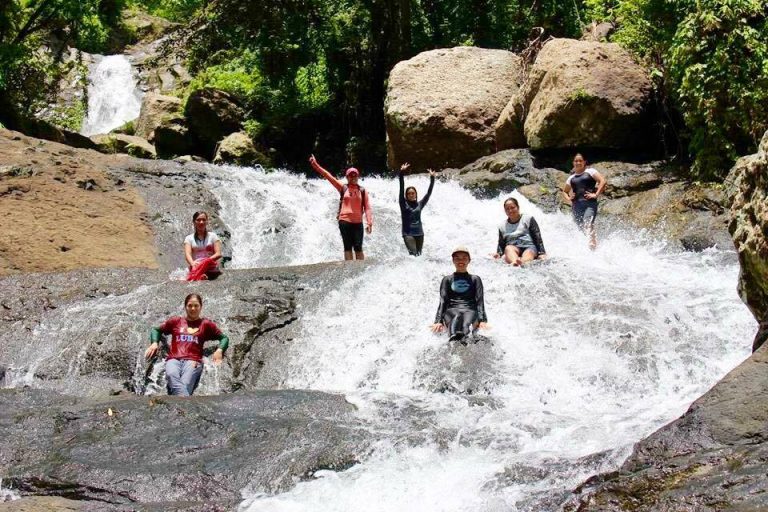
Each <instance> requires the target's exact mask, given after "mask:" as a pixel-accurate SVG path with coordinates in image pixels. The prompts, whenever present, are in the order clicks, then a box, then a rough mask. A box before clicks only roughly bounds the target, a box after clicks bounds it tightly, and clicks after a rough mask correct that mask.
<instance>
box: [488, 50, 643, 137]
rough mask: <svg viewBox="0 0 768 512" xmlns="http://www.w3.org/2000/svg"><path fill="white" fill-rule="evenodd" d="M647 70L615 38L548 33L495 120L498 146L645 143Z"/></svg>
mask: <svg viewBox="0 0 768 512" xmlns="http://www.w3.org/2000/svg"><path fill="white" fill-rule="evenodd" d="M652 91H653V88H652V84H651V81H650V79H649V77H648V72H647V71H646V70H645V69H643V68H642V67H641V66H639V65H638V64H637V63H635V61H634V60H633V59H632V57H631V55H630V54H629V53H627V52H626V51H625V50H624V49H622V48H621V47H620V46H619V45H617V44H613V43H597V42H589V41H576V40H572V39H553V40H551V41H549V42H548V43H546V44H545V45H544V47H543V48H542V49H541V51H540V52H539V54H538V56H537V58H536V62H535V63H534V65H533V67H532V68H531V71H530V73H529V76H528V78H527V80H526V82H525V84H524V85H523V86H522V89H521V90H520V93H519V94H518V95H516V96H514V97H513V98H512V100H511V101H510V104H509V105H507V106H506V107H505V108H504V112H503V113H502V114H501V116H500V117H499V118H498V121H497V123H496V137H497V139H498V141H499V149H503V148H506V147H515V146H519V145H520V144H521V141H522V140H523V136H524V140H525V141H526V142H527V145H528V146H530V147H531V148H532V149H545V148H570V147H585V146H586V147H601V148H637V147H644V146H648V145H650V144H652V143H653V142H654V140H653V133H654V131H653V129H652V116H651V113H650V110H649V109H650V106H651V99H652Z"/></svg>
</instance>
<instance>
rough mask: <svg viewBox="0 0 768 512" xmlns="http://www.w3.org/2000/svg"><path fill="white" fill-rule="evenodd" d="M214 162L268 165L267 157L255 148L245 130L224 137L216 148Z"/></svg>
mask: <svg viewBox="0 0 768 512" xmlns="http://www.w3.org/2000/svg"><path fill="white" fill-rule="evenodd" d="M213 163H215V164H236V165H246V166H250V165H268V164H269V158H267V157H266V156H265V155H264V154H263V153H262V152H260V151H259V150H258V149H256V145H255V144H254V143H253V141H252V140H251V138H250V137H249V136H248V134H247V133H245V132H235V133H231V134H229V135H227V136H226V137H224V138H223V139H222V140H221V142H219V144H218V146H217V148H216V156H215V157H214V159H213Z"/></svg>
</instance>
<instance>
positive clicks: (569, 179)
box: [565, 174, 573, 187]
mask: <svg viewBox="0 0 768 512" xmlns="http://www.w3.org/2000/svg"><path fill="white" fill-rule="evenodd" d="M572 179H573V174H571V175H570V176H568V179H567V180H565V184H566V185H568V186H569V187H570V186H571V180H572Z"/></svg>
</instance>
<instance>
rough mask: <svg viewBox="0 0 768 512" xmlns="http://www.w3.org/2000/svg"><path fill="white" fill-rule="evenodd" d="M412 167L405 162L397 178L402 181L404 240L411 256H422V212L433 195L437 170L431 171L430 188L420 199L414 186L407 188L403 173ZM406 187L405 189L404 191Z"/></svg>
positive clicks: (401, 206)
mask: <svg viewBox="0 0 768 512" xmlns="http://www.w3.org/2000/svg"><path fill="white" fill-rule="evenodd" d="M409 167H410V165H409V164H407V163H405V164H403V165H402V166H401V167H400V172H399V173H397V178H398V180H399V181H400V195H399V200H400V217H401V218H402V220H403V242H405V248H406V249H408V254H410V255H411V256H421V249H422V247H424V229H423V227H422V225H421V212H422V211H423V210H424V207H425V206H426V205H427V201H429V197H430V196H431V195H432V188H433V187H434V186H435V171H433V170H432V169H428V171H429V188H428V189H427V193H426V195H424V198H423V199H422V200H421V201H419V200H418V197H419V195H418V193H417V192H416V189H415V188H414V187H408V188H405V179H404V178H403V174H404V173H405V172H406V171H407V170H408V168H409ZM403 189H405V191H403Z"/></svg>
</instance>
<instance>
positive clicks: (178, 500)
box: [0, 389, 372, 510]
mask: <svg viewBox="0 0 768 512" xmlns="http://www.w3.org/2000/svg"><path fill="white" fill-rule="evenodd" d="M0 404H2V405H1V406H0V425H1V426H2V430H3V432H4V433H5V434H6V435H4V436H0V437H1V438H0V472H2V474H3V485H4V486H7V487H9V488H12V489H14V490H15V491H16V492H18V493H19V494H21V495H38V496H45V495H48V496H57V495H65V496H67V497H68V498H70V499H72V500H78V501H80V502H81V503H83V504H88V505H95V504H100V505H101V507H102V508H101V509H100V510H113V509H112V508H110V507H116V508H117V509H118V510H123V509H125V510H128V509H130V510H137V509H139V510H178V509H181V508H182V507H183V506H184V507H189V508H184V509H185V510H189V509H193V510H234V509H235V508H236V507H237V505H238V504H239V503H240V501H241V500H242V494H241V493H242V491H243V489H247V490H250V491H252V492H265V493H275V492H279V491H283V490H285V489H287V488H289V487H292V486H293V485H295V483H296V482H297V481H299V480H301V479H309V478H312V476H313V474H314V472H315V471H318V470H321V469H331V470H332V469H345V468H348V467H350V466H352V465H354V464H355V463H356V462H357V457H358V455H359V454H361V453H362V452H364V451H365V450H366V448H367V447H368V445H369V444H370V442H371V440H372V439H371V435H370V434H368V433H366V432H367V431H366V430H364V429H362V428H360V422H359V421H358V420H357V419H356V418H355V415H354V410H355V409H354V407H353V406H352V405H350V404H349V403H347V402H346V401H345V399H344V397H343V396H341V395H334V394H327V393H321V392H317V391H299V390H295V391H294V390H286V391H259V392H253V393H237V394H229V395H221V396H216V397H193V398H192V399H185V398H182V397H152V398H149V397H137V396H125V397H123V396H120V397H108V398H104V399H102V400H82V399H78V398H73V397H67V396H64V395H60V394H57V393H52V392H44V391H40V390H22V389H20V390H10V389H5V390H0ZM287 447H290V449H286V448H287ZM116 461H119V463H116ZM122 507H126V508H122ZM145 507H146V508H145ZM152 507H154V508H152ZM192 507H195V508H192Z"/></svg>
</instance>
